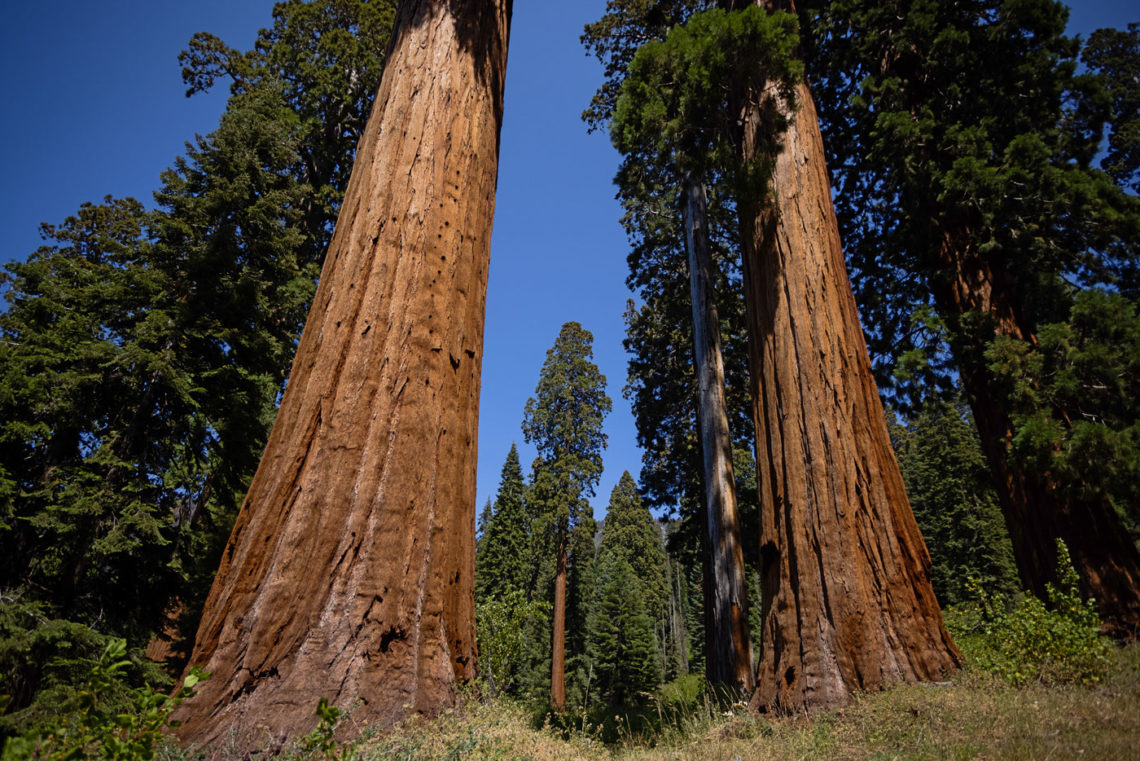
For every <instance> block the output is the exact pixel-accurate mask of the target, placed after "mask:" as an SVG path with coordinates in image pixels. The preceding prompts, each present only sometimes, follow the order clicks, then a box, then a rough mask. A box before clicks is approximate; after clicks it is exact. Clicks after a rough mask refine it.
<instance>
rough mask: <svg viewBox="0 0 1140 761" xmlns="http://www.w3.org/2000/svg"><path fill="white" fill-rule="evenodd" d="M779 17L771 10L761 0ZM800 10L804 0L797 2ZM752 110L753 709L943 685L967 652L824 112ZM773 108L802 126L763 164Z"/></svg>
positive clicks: (759, 102)
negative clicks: (873, 344)
mask: <svg viewBox="0 0 1140 761" xmlns="http://www.w3.org/2000/svg"><path fill="white" fill-rule="evenodd" d="M761 4H762V5H765V6H767V7H772V5H773V3H771V2H761ZM789 5H790V4H789ZM796 99H797V104H796V108H795V109H794V110H790V109H788V107H787V105H786V104H785V103H784V102H783V101H782V100H780V99H779V96H778V95H776V94H775V93H774V91H773V92H766V93H756V94H753V95H751V96H750V97H749V98H748V99H747V100H746V102H745V108H744V110H743V114H744V118H743V134H742V143H741V147H742V154H743V158H744V159H745V160H746V161H753V160H758V159H759V160H763V159H764V158H770V159H771V160H772V161H773V162H774V164H773V171H772V175H771V183H770V187H771V191H770V195H768V196H762V195H760V194H753V195H752V196H748V195H747V194H745V195H744V197H743V198H742V200H741V202H740V204H739V210H740V216H741V229H742V238H743V243H744V287H745V300H746V305H747V312H748V325H749V330H750V340H751V343H750V364H751V369H752V384H753V388H752V391H753V394H754V401H755V408H754V415H755V422H756V446H757V464H758V466H757V470H758V475H759V478H758V480H759V485H760V525H761V538H760V541H761V546H760V556H761V564H762V567H761V573H762V587H763V611H762V616H763V624H762V634H761V645H760V665H759V670H758V674H757V690H756V693H755V695H754V698H753V706H754V707H756V708H759V709H761V710H765V709H767V710H804V709H812V708H819V707H824V706H828V705H835V704H839V703H842V702H844V701H846V700H847V699H848V697H849V696H850V694H851V693H852V692H853V691H856V690H873V689H881V688H883V687H886V686H889V685H891V684H895V683H899V682H914V681H921V680H930V679H937V678H939V677H941V676H943V675H944V674H946V673H948V672H950V671H952V670H953V669H954V668H956V666H957V665H958V661H959V655H958V652H957V650H956V648H955V647H954V644H953V642H952V641H951V639H950V636H949V635H948V634H947V632H946V629H945V627H944V626H943V623H942V614H941V611H940V609H939V607H938V601H937V600H936V599H935V596H934V591H933V589H932V587H931V584H930V558H929V555H928V554H927V551H926V546H925V544H924V543H923V540H922V536H921V535H920V534H919V531H918V526H917V525H916V523H915V520H914V516H913V514H912V512H911V509H910V503H909V502H908V501H907V497H906V493H905V491H904V489H903V481H902V476H901V474H900V473H899V469H898V465H897V463H896V462H895V457H894V453H893V451H892V449H891V444H890V440H889V437H888V434H887V427H886V421H885V419H884V415H883V409H882V403H881V402H880V400H879V395H878V392H877V389H876V387H875V384H874V381H873V380H872V377H871V366H870V360H869V358H868V354H867V348H866V344H865V340H864V337H863V332H862V329H861V328H860V325H859V319H858V315H857V313H856V309H855V299H854V296H853V294H852V292H851V286H850V283H849V281H848V278H847V270H846V266H845V264H844V260H843V254H842V250H841V247H840V241H839V229H838V224H837V222H836V218H835V212H834V209H833V207H832V203H831V188H830V184H829V181H828V176H827V169H826V167H825V164H824V153H823V142H822V139H821V136H820V132H819V124H818V119H817V117H816V112H815V106H814V103H813V102H812V97H811V92H810V90H809V89H808V87H807V85H806V84H801V85H799V86H797V87H796ZM767 109H776V110H777V111H779V112H780V113H782V114H783V116H784V117H785V118H786V119H787V123H788V127H787V131H786V132H785V133H784V135H783V140H782V142H783V145H782V147H781V149H780V150H778V152H777V154H776V155H775V156H771V157H765V156H764V151H765V149H764V147H763V146H764V144H765V138H766V137H767V136H765V135H761V134H759V132H758V125H760V124H761V123H763V122H764V121H766V120H762V119H761V118H760V115H761V113H764V112H765V110H767Z"/></svg>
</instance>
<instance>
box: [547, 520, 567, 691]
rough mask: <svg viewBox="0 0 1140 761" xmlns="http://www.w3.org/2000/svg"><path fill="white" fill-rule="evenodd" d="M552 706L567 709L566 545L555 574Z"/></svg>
mask: <svg viewBox="0 0 1140 761" xmlns="http://www.w3.org/2000/svg"><path fill="white" fill-rule="evenodd" d="M550 705H552V706H554V707H555V708H556V709H558V710H559V711H561V710H562V709H563V708H565V707H566V545H565V540H563V542H562V544H561V545H560V546H559V548H558V568H557V570H556V571H555V573H554V622H553V625H552V626H551V643H550Z"/></svg>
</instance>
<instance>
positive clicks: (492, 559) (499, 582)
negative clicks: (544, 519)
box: [475, 444, 531, 602]
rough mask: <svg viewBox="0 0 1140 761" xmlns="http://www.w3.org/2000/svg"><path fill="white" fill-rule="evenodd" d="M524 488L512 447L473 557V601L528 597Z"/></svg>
mask: <svg viewBox="0 0 1140 761" xmlns="http://www.w3.org/2000/svg"><path fill="white" fill-rule="evenodd" d="M524 491H525V485H524V484H523V474H522V466H521V465H519V450H518V447H517V446H515V445H514V444H511V450H510V451H509V452H508V453H507V460H506V462H504V463H503V473H502V476H501V477H500V480H499V492H498V494H497V495H496V496H495V502H494V507H493V512H492V513H491V517H490V519H489V520H488V522H487V528H486V530H485V531H484V534H483V539H482V541H481V542H480V543H479V552H478V554H477V555H476V556H475V599H476V601H477V602H482V601H484V600H489V599H491V598H493V597H497V598H502V597H504V596H505V595H508V594H511V593H513V592H516V591H517V592H520V593H523V594H526V595H529V594H530V592H531V590H530V589H529V588H528V584H527V582H528V573H527V571H528V569H529V567H530V557H529V556H530V544H531V542H530V534H531V526H530V520H529V519H528V516H527V512H526V504H525V503H524Z"/></svg>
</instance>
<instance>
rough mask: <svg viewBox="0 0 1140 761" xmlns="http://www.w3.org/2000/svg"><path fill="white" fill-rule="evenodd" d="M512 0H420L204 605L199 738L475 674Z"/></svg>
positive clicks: (391, 715)
mask: <svg viewBox="0 0 1140 761" xmlns="http://www.w3.org/2000/svg"><path fill="white" fill-rule="evenodd" d="M510 15H511V2H510V0H490V1H488V2H474V0H446V2H445V0H405V1H404V2H402V3H401V4H400V6H399V9H398V12H397V21H396V30H395V32H394V34H393V42H392V49H391V52H390V55H389V57H388V64H387V68H386V70H385V73H384V77H383V80H382V81H381V84H380V89H379V92H378V94H377V98H376V103H375V105H374V107H373V110H372V115H371V117H370V118H369V122H368V126H367V129H366V131H365V134H364V136H363V138H362V139H361V143H360V146H359V148H358V153H357V157H356V163H355V166H354V168H353V173H352V178H351V180H350V182H349V187H348V191H347V194H346V196H345V200H344V203H343V206H342V209H341V213H340V218H339V220H338V222H337V228H336V232H335V234H334V235H333V239H332V243H331V244H330V247H329V252H328V255H327V257H326V260H325V265H324V270H323V272H322V274H321V280H320V286H319V288H318V290H317V294H316V296H315V299H314V302H313V307H312V311H311V312H310V315H309V319H308V322H307V323H306V326H305V331H304V334H303V335H302V338H301V343H300V347H299V349H298V352H297V356H296V358H295V360H294V363H293V368H292V372H291V374H290V378H289V383H288V387H287V389H286V392H285V395H284V398H283V400H282V403H281V409H280V412H279V414H278V416H277V422H276V424H275V425H274V428H273V432H272V434H271V435H270V439H269V443H268V445H267V447H266V450H265V453H264V455H263V457H262V461H261V464H260V466H259V468H258V471H257V474H256V475H255V477H254V479H253V483H252V485H251V487H250V490H249V493H248V495H247V497H246V500H245V503H244V505H243V507H242V510H241V512H240V514H239V516H238V519H237V523H236V525H235V526H234V530H233V534H232V535H231V537H230V541H229V545H228V547H227V548H226V551H225V553H224V556H223V559H222V563H221V567H220V569H219V571H218V575H217V577H216V579H215V581H214V585H213V587H212V589H211V591H210V595H209V598H208V600H207V602H206V605H205V609H204V611H203V614H202V622H201V625H200V628H199V630H198V635H197V639H196V642H195V646H194V651H193V654H192V656H191V661H190V662H191V663H192V664H195V665H198V666H202V667H204V668H205V669H206V670H208V671H209V672H211V674H212V677H211V679H210V680H209V681H207V682H205V683H203V684H202V685H201V688H200V692H199V695H198V696H197V697H195V698H193V699H192V700H190V701H188V702H187V703H185V704H184V705H183V706H182V708H181V710H180V711H179V712H178V718H179V719H181V720H182V721H183V724H182V726H181V727H180V728H179V729H178V730H177V731H178V734H179V735H180V736H181V737H182V738H183V739H186V740H194V741H196V742H199V743H207V742H211V741H216V740H220V739H222V738H226V737H227V736H231V733H232V738H233V741H234V742H235V743H236V745H237V751H238V752H240V751H241V750H244V749H246V748H249V747H253V746H257V745H263V744H264V743H265V742H266V740H267V738H272V737H280V736H283V735H286V734H292V733H297V732H303V731H306V730H308V729H309V728H311V727H312V726H313V724H314V723H315V721H316V719H315V717H314V709H315V707H316V703H317V700H318V698H321V697H325V698H328V699H329V701H330V702H331V703H333V704H336V705H340V706H342V707H346V708H347V707H349V706H353V705H356V704H358V703H359V706H358V707H357V708H356V712H355V714H354V718H355V719H356V721H354V722H353V725H354V726H362V725H364V724H366V723H388V722H393V721H396V720H398V719H400V718H402V717H404V716H406V715H407V714H409V713H410V712H423V713H432V712H435V711H438V710H439V709H440V708H441V707H443V706H445V705H447V704H449V703H452V702H453V701H454V699H455V688H456V686H457V684H458V683H461V682H464V681H467V680H469V679H471V678H472V677H473V676H474V673H475V638H474V624H473V576H474V532H473V527H474V523H475V455H476V427H477V422H478V400H479V372H480V363H481V358H482V346H483V321H484V303H485V298H486V282H487V266H488V259H489V245H490V239H491V222H492V217H493V214H494V198H495V185H496V177H497V171H498V158H497V157H498V145H499V130H500V125H501V121H502V96H503V77H504V71H505V66H506V55H507V39H508V29H509V24H510Z"/></svg>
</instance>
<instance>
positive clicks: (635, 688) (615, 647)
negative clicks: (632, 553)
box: [590, 555, 662, 707]
mask: <svg viewBox="0 0 1140 761" xmlns="http://www.w3.org/2000/svg"><path fill="white" fill-rule="evenodd" d="M639 581H640V580H639V579H638V578H637V576H636V575H635V574H634V571H633V569H632V568H631V567H630V565H629V563H628V562H627V561H626V560H625V558H623V557H621V556H620V555H609V556H607V557H606V558H605V559H604V560H601V561H600V562H599V568H598V592H597V597H596V599H595V601H594V605H593V608H592V610H591V612H590V649H591V655H592V659H593V663H594V670H595V680H596V685H597V686H596V688H595V692H594V695H595V697H596V698H597V700H598V701H600V702H602V703H604V704H605V705H607V706H609V707H626V706H635V705H638V704H641V703H644V702H645V696H647V695H648V694H650V693H652V691H653V689H654V688H655V687H657V685H658V684H660V682H661V675H662V672H661V662H660V657H659V654H658V650H657V644H656V643H655V642H654V636H653V623H652V620H651V619H650V616H649V614H648V613H647V612H646V610H645V597H644V594H643V590H642V586H641V584H640V583H639Z"/></svg>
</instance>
